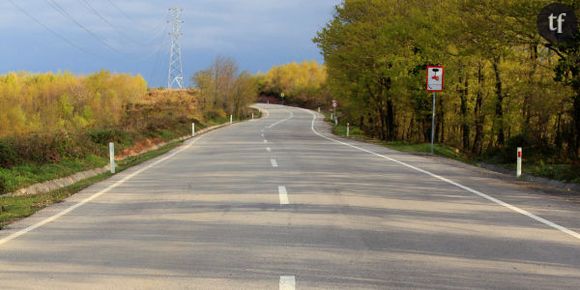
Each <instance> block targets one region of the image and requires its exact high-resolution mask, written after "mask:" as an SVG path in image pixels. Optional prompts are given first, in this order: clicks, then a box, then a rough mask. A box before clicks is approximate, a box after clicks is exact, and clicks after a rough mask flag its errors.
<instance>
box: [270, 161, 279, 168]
mask: <svg viewBox="0 0 580 290" xmlns="http://www.w3.org/2000/svg"><path fill="white" fill-rule="evenodd" d="M270 163H272V167H274V168H278V161H276V159H270Z"/></svg>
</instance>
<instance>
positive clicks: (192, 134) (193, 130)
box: [191, 122, 195, 137]
mask: <svg viewBox="0 0 580 290" xmlns="http://www.w3.org/2000/svg"><path fill="white" fill-rule="evenodd" d="M191 137H195V122H192V123H191Z"/></svg>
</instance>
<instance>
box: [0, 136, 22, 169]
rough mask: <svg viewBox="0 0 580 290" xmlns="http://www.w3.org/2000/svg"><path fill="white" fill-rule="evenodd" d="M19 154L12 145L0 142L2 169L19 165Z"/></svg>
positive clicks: (0, 163) (0, 164)
mask: <svg viewBox="0 0 580 290" xmlns="http://www.w3.org/2000/svg"><path fill="white" fill-rule="evenodd" d="M18 159H19V158H18V154H16V151H14V148H12V144H10V143H8V142H6V141H0V167H4V168H11V167H13V166H14V165H16V164H17V163H18Z"/></svg>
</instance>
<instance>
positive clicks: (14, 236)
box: [0, 135, 206, 246]
mask: <svg viewBox="0 0 580 290" xmlns="http://www.w3.org/2000/svg"><path fill="white" fill-rule="evenodd" d="M204 136H206V135H200V137H197V138H196V139H194V140H193V141H191V142H189V143H188V144H187V145H185V146H184V147H183V148H181V149H179V150H177V151H175V152H173V153H171V154H170V155H167V156H165V157H163V158H161V159H159V160H157V161H155V162H153V163H151V164H149V165H147V166H146V167H143V168H141V169H139V170H137V171H135V172H133V173H131V174H129V175H127V176H125V177H124V178H123V179H121V180H119V181H117V182H115V183H113V184H111V185H109V186H108V187H107V188H105V189H103V190H101V191H99V192H97V193H95V194H93V195H91V196H89V197H87V198H86V199H84V200H82V201H80V202H79V203H77V204H75V205H73V206H71V207H69V208H66V209H65V210H63V211H61V212H59V213H57V214H55V215H53V216H51V217H49V218H47V219H44V220H42V221H40V222H38V223H36V224H34V225H31V226H29V227H27V228H25V229H22V230H20V231H17V232H15V233H13V234H11V235H9V236H7V237H5V238H3V239H0V246H2V245H4V244H6V243H8V242H10V241H12V240H14V239H17V238H19V237H21V236H23V235H25V234H27V233H29V232H31V231H33V230H35V229H38V228H40V227H42V226H44V225H46V224H49V223H51V222H54V221H56V220H58V219H59V218H61V217H63V216H65V215H67V214H69V213H71V212H72V211H74V210H76V209H77V208H79V207H81V206H83V205H85V204H87V203H89V202H91V201H93V200H95V199H96V198H98V197H100V196H102V195H104V194H105V193H107V192H109V191H111V190H113V189H115V188H116V187H118V186H119V185H121V184H123V183H125V182H127V181H128V180H130V179H132V178H133V177H135V176H137V175H139V174H141V173H143V172H145V171H147V170H149V169H151V168H153V167H155V166H157V165H158V164H159V163H162V162H164V161H167V160H169V159H171V158H173V157H175V155H177V154H179V153H181V152H183V151H184V150H187V149H189V148H190V147H191V146H193V144H195V143H196V142H197V141H199V140H201V139H202V138H203V137H204Z"/></svg>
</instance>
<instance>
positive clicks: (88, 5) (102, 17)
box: [81, 0, 146, 45]
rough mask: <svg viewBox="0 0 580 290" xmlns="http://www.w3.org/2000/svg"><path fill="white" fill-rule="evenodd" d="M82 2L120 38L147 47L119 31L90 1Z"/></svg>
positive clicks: (83, 0)
mask: <svg viewBox="0 0 580 290" xmlns="http://www.w3.org/2000/svg"><path fill="white" fill-rule="evenodd" d="M81 1H82V2H83V4H84V5H85V7H87V8H88V9H89V10H91V11H92V12H93V13H94V14H95V15H96V16H97V17H98V18H100V19H101V20H102V21H103V22H104V23H106V24H107V25H109V26H110V27H112V28H113V29H114V30H115V31H116V32H117V33H118V34H119V35H120V36H122V37H124V38H126V39H128V40H130V41H131V42H133V43H134V44H137V45H145V44H146V43H144V42H140V41H137V40H135V39H134V38H133V37H132V36H131V35H129V34H127V33H125V32H124V31H123V30H121V29H119V28H118V27H117V26H116V25H115V24H113V23H112V22H111V21H109V19H107V18H106V17H105V16H104V15H103V14H102V13H100V12H99V10H97V9H96V8H95V7H94V6H93V5H91V3H90V2H89V1H88V0H81Z"/></svg>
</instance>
